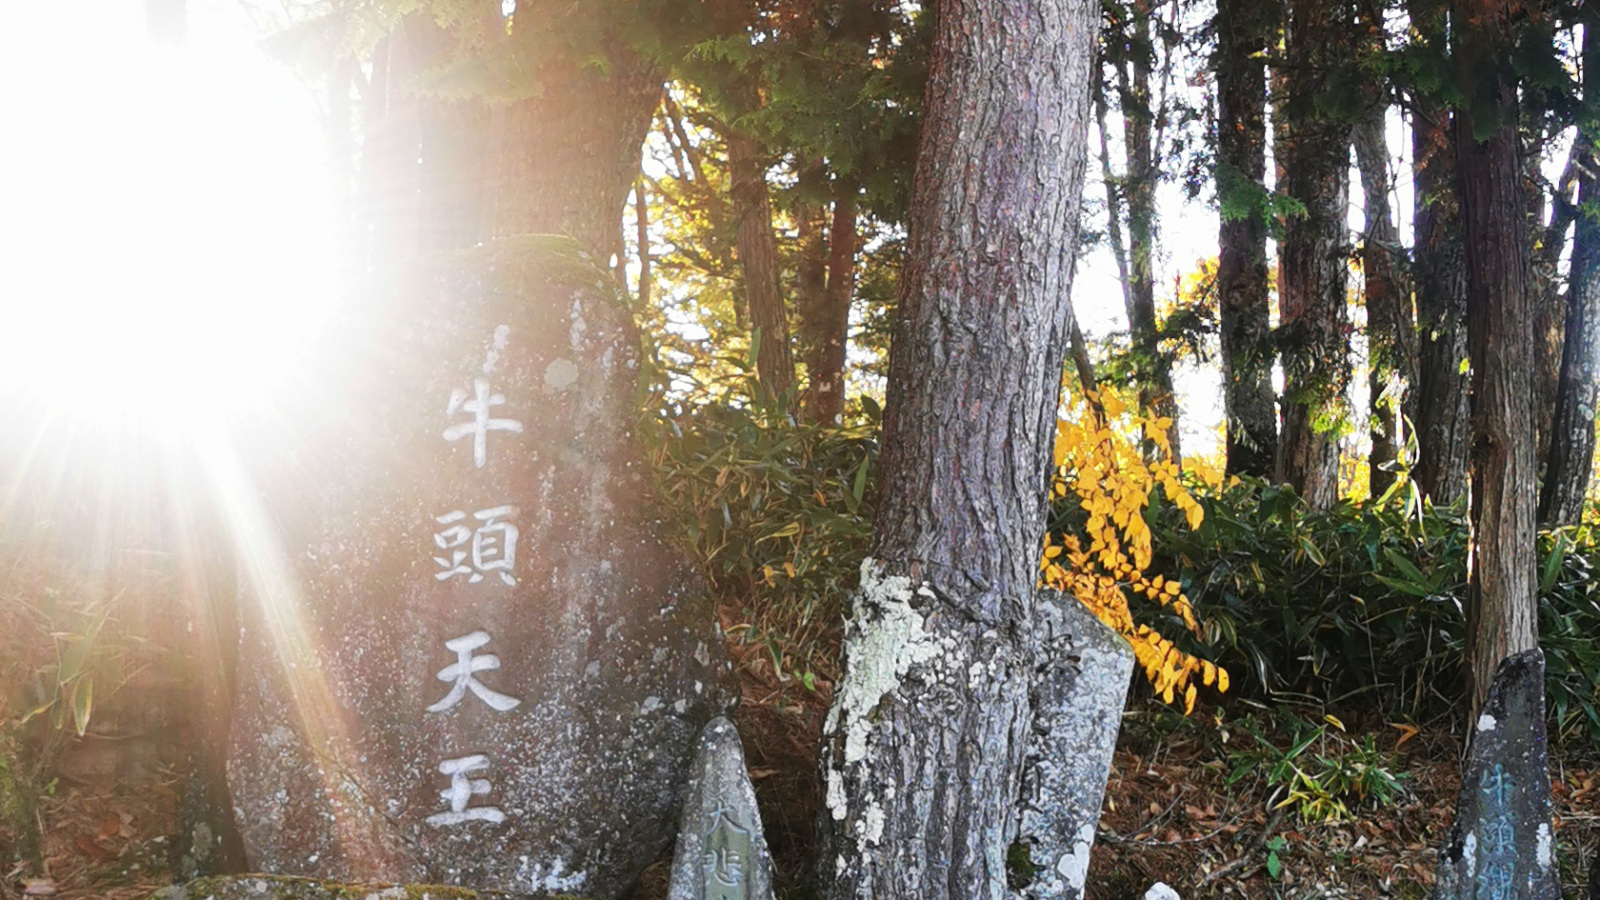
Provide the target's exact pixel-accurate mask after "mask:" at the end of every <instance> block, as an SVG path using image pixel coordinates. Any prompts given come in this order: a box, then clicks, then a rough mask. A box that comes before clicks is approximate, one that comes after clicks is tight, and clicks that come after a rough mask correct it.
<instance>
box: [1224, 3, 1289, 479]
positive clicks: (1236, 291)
mask: <svg viewBox="0 0 1600 900" xmlns="http://www.w3.org/2000/svg"><path fill="white" fill-rule="evenodd" d="M1268 10H1269V5H1268V4H1267V3H1264V2H1261V0H1218V3H1217V17H1216V23H1217V42H1218V43H1217V55H1216V59H1215V62H1214V66H1215V69H1216V74H1217V183H1218V190H1219V192H1223V193H1225V194H1232V195H1233V196H1234V197H1235V198H1237V197H1238V196H1239V195H1240V194H1245V195H1256V194H1257V193H1258V192H1260V191H1262V190H1264V188H1263V179H1264V178H1265V177H1266V146H1267V125H1266V94H1267V75H1266V66H1265V65H1264V64H1263V63H1262V60H1261V55H1262V54H1263V53H1265V52H1266V48H1267V35H1268V33H1269V31H1270V27H1271V20H1270V17H1269V13H1268ZM1235 202H1238V201H1237V199H1235ZM1223 205H1224V206H1227V205H1228V204H1227V198H1224V201H1223ZM1217 244H1218V247H1219V251H1220V252H1219V255H1218V259H1217V301H1218V306H1219V308H1220V310H1221V324H1222V334H1221V339H1222V391H1223V394H1222V396H1223V408H1224V410H1225V412H1226V414H1227V431H1228V444H1227V455H1228V462H1227V466H1228V474H1230V475H1251V476H1255V477H1257V478H1271V477H1272V474H1273V460H1274V458H1275V457H1276V455H1277V450H1278V414H1277V410H1276V409H1275V408H1274V402H1275V400H1276V394H1275V392H1274V390H1273V387H1272V363H1273V360H1274V357H1275V354H1274V353H1273V350H1272V343H1271V339H1270V338H1271V316H1272V309H1271V304H1270V300H1269V298H1268V293H1267V219H1266V214H1265V211H1264V210H1263V209H1261V208H1260V206H1259V204H1251V208H1250V209H1249V210H1248V211H1246V212H1245V213H1244V214H1242V215H1224V216H1223V218H1222V225H1221V228H1220V231H1219V233H1218V236H1217Z"/></svg>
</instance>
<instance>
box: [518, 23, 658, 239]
mask: <svg viewBox="0 0 1600 900" xmlns="http://www.w3.org/2000/svg"><path fill="white" fill-rule="evenodd" d="M534 27H539V26H534ZM544 27H548V26H544ZM536 77H537V78H538V81H539V84H540V86H541V89H542V92H541V93H540V94H539V95H537V96H534V97H529V98H528V99H526V100H518V101H516V102H514V103H511V104H509V105H507V106H501V107H496V108H495V113H496V123H495V124H496V129H495V130H496V132H498V133H497V135H496V137H497V138H498V139H497V140H496V141H495V146H496V147H497V149H498V160H497V163H498V165H497V166H496V168H495V170H494V174H493V175H492V176H491V181H490V185H489V187H490V194H489V196H491V197H492V198H493V204H494V205H493V214H492V216H491V218H490V221H491V227H490V229H489V231H490V234H489V236H490V237H505V236H508V235H513V234H567V235H570V236H572V237H573V238H576V239H577V241H578V242H579V243H580V244H582V245H583V247H584V248H586V249H587V250H589V252H591V253H593V254H595V256H596V257H598V259H599V260H600V262H601V263H606V262H607V261H608V260H609V258H610V256H611V254H612V252H613V250H614V249H615V248H616V247H617V246H618V245H619V243H620V242H621V235H622V208H623V206H624V205H625V204H626V203H627V200H628V192H629V191H630V190H631V189H632V187H633V180H634V177H635V176H636V175H637V174H638V172H639V153H640V147H641V145H642V144H643V143H644V137H645V135H646V134H647V133H648V132H649V130H650V121H651V119H652V118H653V117H654V114H655V109H656V104H657V103H658V102H659V101H660V99H661V83H662V80H663V76H662V73H661V71H660V70H659V69H657V68H656V67H655V66H654V64H652V63H648V62H646V61H644V60H642V59H639V58H637V57H630V56H629V55H628V54H626V53H625V52H623V51H621V50H618V51H617V52H616V53H614V54H613V62H612V64H611V66H609V67H608V69H607V74H605V75H601V74H599V73H598V72H596V71H595V70H594V68H592V67H588V66H579V65H578V64H576V63H574V62H570V61H564V60H556V61H552V62H549V63H547V64H545V65H544V66H542V67H541V68H540V69H539V71H538V73H537V76H536Z"/></svg>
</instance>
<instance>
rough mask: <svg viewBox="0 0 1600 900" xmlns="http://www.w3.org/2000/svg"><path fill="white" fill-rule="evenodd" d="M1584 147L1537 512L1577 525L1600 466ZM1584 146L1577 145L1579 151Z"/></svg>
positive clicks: (1594, 177)
mask: <svg viewBox="0 0 1600 900" xmlns="http://www.w3.org/2000/svg"><path fill="white" fill-rule="evenodd" d="M1597 31H1600V16H1597V15H1595V14H1594V13H1593V12H1592V11H1591V10H1589V9H1588V8H1587V7H1585V8H1584V28H1583V75H1584V80H1585V85H1584V94H1585V95H1586V99H1589V100H1592V99H1593V98H1594V97H1595V95H1596V94H1600V82H1597V81H1596V80H1595V79H1600V34H1597V33H1596V32H1597ZM1578 139H1579V141H1580V142H1581V143H1580V147H1581V150H1582V153H1581V156H1580V158H1581V159H1583V160H1584V164H1583V165H1582V166H1580V172H1581V173H1582V174H1581V175H1580V176H1579V180H1578V185H1579V187H1578V207H1579V210H1580V213H1579V214H1578V216H1577V225H1576V230H1575V231H1574V232H1573V235H1572V272H1571V275H1570V279H1571V280H1570V283H1569V285H1568V287H1567V325H1566V338H1565V341H1564V343H1563V347H1562V352H1561V380H1560V385H1559V387H1558V388H1557V390H1556V409H1555V417H1554V422H1553V424H1552V426H1551V429H1550V441H1549V451H1548V453H1547V454H1546V456H1545V472H1544V486H1543V489H1542V493H1541V494H1540V496H1539V519H1540V521H1541V522H1543V523H1544V524H1545V525H1573V524H1576V523H1577V522H1578V520H1579V519H1580V518H1581V517H1582V516H1583V507H1584V501H1585V499H1586V498H1587V497H1588V493H1589V481H1590V476H1591V474H1592V472H1593V469H1594V420H1595V400H1596V395H1597V393H1600V220H1596V218H1595V217H1594V214H1593V213H1592V212H1582V211H1583V210H1594V209H1595V208H1596V207H1600V171H1597V170H1596V167H1597V166H1600V159H1597V158H1596V153H1595V144H1594V141H1593V140H1591V139H1589V138H1587V137H1585V136H1584V135H1582V134H1580V135H1579V138H1578ZM1579 149H1580V148H1579V147H1575V148H1573V152H1574V153H1575V154H1576V153H1579Z"/></svg>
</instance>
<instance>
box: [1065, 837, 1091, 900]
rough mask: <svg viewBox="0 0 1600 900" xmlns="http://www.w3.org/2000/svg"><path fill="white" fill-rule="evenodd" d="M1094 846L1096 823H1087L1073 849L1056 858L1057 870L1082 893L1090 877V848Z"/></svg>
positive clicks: (1074, 841) (1073, 842)
mask: <svg viewBox="0 0 1600 900" xmlns="http://www.w3.org/2000/svg"><path fill="white" fill-rule="evenodd" d="M1093 846H1094V825H1093V824H1092V823H1085V824H1084V825H1083V826H1082V827H1080V828H1079V829H1078V834H1077V836H1076V837H1075V838H1074V839H1073V841H1072V850H1071V851H1069V852H1067V853H1063V854H1061V858H1060V859H1058V860H1056V872H1057V873H1059V874H1060V875H1061V877H1062V878H1065V879H1066V880H1067V884H1068V885H1070V886H1071V887H1072V889H1073V890H1074V891H1076V892H1077V893H1079V894H1080V895H1081V894H1082V893H1083V885H1084V882H1085V881H1087V880H1088V878H1089V848H1091V847H1093Z"/></svg>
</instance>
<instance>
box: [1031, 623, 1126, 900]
mask: <svg viewBox="0 0 1600 900" xmlns="http://www.w3.org/2000/svg"><path fill="white" fill-rule="evenodd" d="M1034 627H1035V629H1036V632H1037V635H1038V639H1039V642H1040V643H1039V647H1040V651H1039V659H1038V662H1037V663H1036V666H1035V671H1034V677H1033V698H1032V699H1033V735H1032V739H1031V741H1030V743H1029V746H1028V756H1027V762H1026V768H1025V769H1024V771H1023V782H1022V816H1021V827H1020V834H1019V837H1018V839H1019V840H1020V841H1023V842H1025V843H1026V844H1027V845H1028V856H1029V859H1030V860H1031V861H1032V863H1033V866H1034V868H1035V871H1034V873H1033V878H1032V881H1031V883H1030V884H1028V886H1027V887H1025V888H1023V889H1022V890H1021V891H1020V892H1019V896H1021V897H1026V898H1028V900H1043V898H1060V900H1081V898H1082V897H1083V888H1084V881H1085V879H1086V878H1087V877H1088V872H1089V850H1090V849H1091V848H1092V847H1093V846H1094V837H1095V830H1096V828H1097V827H1098V826H1099V823H1100V803H1101V801H1102V800H1103V799H1104V798H1105V790H1106V779H1107V778H1109V777H1110V774H1111V755H1112V753H1113V752H1114V751H1115V750H1116V748H1117V731H1118V729H1119V728H1120V727H1121V726H1122V709H1123V706H1124V704H1125V703H1126V701H1127V698H1128V679H1129V677H1130V676H1131V675H1132V674H1133V663H1134V658H1133V648H1131V647H1129V646H1128V642H1127V641H1125V640H1123V639H1122V637H1121V636H1120V635H1118V634H1116V633H1115V632H1113V631H1112V630H1111V629H1109V628H1107V627H1106V626H1105V625H1104V624H1102V623H1101V622H1100V620H1099V619H1097V618H1095V616H1094V614H1093V613H1091V612H1089V610H1088V609H1086V608H1085V607H1084V605H1083V604H1082V603H1080V602H1078V600H1077V599H1076V598H1074V597H1071V596H1068V595H1061V594H1055V593H1053V592H1043V593H1041V595H1040V599H1039V603H1038V604H1037V608H1036V619H1035V625H1034Z"/></svg>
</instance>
